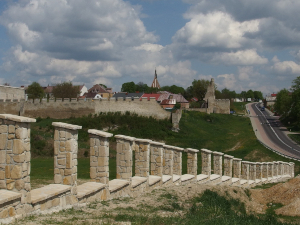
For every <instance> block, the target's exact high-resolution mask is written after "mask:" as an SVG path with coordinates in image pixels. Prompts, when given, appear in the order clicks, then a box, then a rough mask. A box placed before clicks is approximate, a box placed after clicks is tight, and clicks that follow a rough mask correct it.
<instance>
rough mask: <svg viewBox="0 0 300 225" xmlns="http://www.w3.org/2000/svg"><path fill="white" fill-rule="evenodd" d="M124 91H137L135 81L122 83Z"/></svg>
mask: <svg viewBox="0 0 300 225" xmlns="http://www.w3.org/2000/svg"><path fill="white" fill-rule="evenodd" d="M121 91H122V92H128V93H135V83H134V82H133V81H131V82H127V83H124V84H122V88H121Z"/></svg>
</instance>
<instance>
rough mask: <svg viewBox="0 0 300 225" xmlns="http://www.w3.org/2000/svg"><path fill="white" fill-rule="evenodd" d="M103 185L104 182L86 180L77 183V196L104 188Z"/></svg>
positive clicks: (81, 196) (80, 196)
mask: <svg viewBox="0 0 300 225" xmlns="http://www.w3.org/2000/svg"><path fill="white" fill-rule="evenodd" d="M105 186H106V185H105V184H102V183H97V182H87V183H84V184H82V185H79V186H77V198H83V197H84V196H87V195H89V194H92V193H94V192H97V191H99V190H101V189H104V188H105Z"/></svg>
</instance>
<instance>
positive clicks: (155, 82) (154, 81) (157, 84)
mask: <svg viewBox="0 0 300 225" xmlns="http://www.w3.org/2000/svg"><path fill="white" fill-rule="evenodd" d="M151 87H152V88H158V89H160V85H159V83H158V80H157V73H156V69H155V73H154V80H153V82H152V85H151Z"/></svg>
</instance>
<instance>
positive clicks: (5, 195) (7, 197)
mask: <svg viewBox="0 0 300 225" xmlns="http://www.w3.org/2000/svg"><path fill="white" fill-rule="evenodd" d="M21 196H22V194H20V193H17V192H13V191H7V190H0V205H1V204H3V203H6V202H10V201H13V200H16V199H18V198H20V201H21Z"/></svg>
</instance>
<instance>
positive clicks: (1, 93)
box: [0, 85, 25, 100]
mask: <svg viewBox="0 0 300 225" xmlns="http://www.w3.org/2000/svg"><path fill="white" fill-rule="evenodd" d="M24 98H25V90H24V88H19V87H11V86H4V85H0V99H5V100H6V99H8V100H10V99H17V100H20V99H24Z"/></svg>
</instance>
